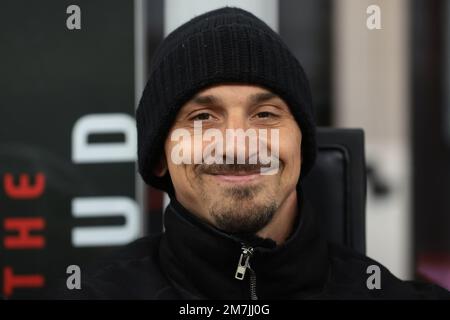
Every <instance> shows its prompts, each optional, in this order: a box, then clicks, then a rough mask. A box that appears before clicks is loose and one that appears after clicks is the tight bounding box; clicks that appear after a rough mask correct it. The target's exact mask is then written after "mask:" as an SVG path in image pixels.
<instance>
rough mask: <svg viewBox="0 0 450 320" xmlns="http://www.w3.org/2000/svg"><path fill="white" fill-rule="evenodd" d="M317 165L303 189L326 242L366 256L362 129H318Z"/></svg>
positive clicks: (364, 171)
mask: <svg viewBox="0 0 450 320" xmlns="http://www.w3.org/2000/svg"><path fill="white" fill-rule="evenodd" d="M317 142H318V156H317V160H316V164H315V166H314V168H313V169H312V171H311V172H310V173H309V174H308V176H307V177H306V178H305V180H304V182H303V190H304V192H305V195H306V197H307V198H308V199H309V201H310V202H311V204H312V206H313V207H314V209H315V211H316V213H317V214H318V216H319V220H320V225H321V228H322V231H323V232H324V234H325V235H326V236H327V237H328V240H330V241H331V242H335V243H338V244H342V245H345V246H348V247H351V248H353V249H355V250H357V251H358V252H361V253H365V250H366V232H365V212H366V210H365V207H366V166H365V156H364V132H363V130H361V129H336V128H323V127H319V128H318V129H317Z"/></svg>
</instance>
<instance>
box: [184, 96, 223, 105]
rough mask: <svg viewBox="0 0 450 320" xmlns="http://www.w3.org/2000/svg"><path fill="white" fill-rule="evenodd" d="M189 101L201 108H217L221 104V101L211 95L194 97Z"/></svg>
mask: <svg viewBox="0 0 450 320" xmlns="http://www.w3.org/2000/svg"><path fill="white" fill-rule="evenodd" d="M191 101H192V102H193V103H195V104H199V105H202V106H217V105H220V104H221V103H222V99H220V98H218V97H216V96H213V95H207V96H195V97H194V98H192V100H191Z"/></svg>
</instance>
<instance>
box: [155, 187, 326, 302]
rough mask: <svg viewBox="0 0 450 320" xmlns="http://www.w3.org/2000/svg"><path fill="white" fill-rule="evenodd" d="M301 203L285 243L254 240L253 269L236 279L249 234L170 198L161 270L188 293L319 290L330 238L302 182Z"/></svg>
mask: <svg viewBox="0 0 450 320" xmlns="http://www.w3.org/2000/svg"><path fill="white" fill-rule="evenodd" d="M298 206H299V210H298V213H299V216H298V218H297V220H296V226H295V228H294V231H293V233H292V234H291V236H290V237H289V239H288V240H287V241H286V242H285V243H284V244H283V245H281V246H276V245H275V243H274V242H273V241H271V240H266V241H261V242H260V243H256V244H255V243H254V242H253V244H252V246H253V248H254V251H253V254H252V255H251V257H250V260H249V261H250V265H251V269H252V270H253V271H254V272H251V270H248V269H247V271H246V273H245V277H244V279H243V280H238V279H236V278H235V274H236V270H237V266H238V262H239V259H240V257H241V254H242V245H243V242H244V243H247V244H248V243H249V241H251V240H249V239H247V240H245V241H243V240H242V239H239V238H236V237H234V236H232V235H229V234H226V233H224V232H222V231H220V230H218V229H216V228H214V227H213V226H210V225H208V224H206V223H204V222H202V221H201V220H199V219H198V218H197V217H196V216H194V215H193V214H192V213H190V212H189V211H187V210H186V209H185V208H184V207H183V206H182V205H181V204H180V203H179V202H177V201H176V200H175V199H172V200H171V203H170V204H169V206H168V207H167V209H166V211H165V215H164V225H165V233H164V235H163V237H162V241H161V246H160V252H159V254H160V261H161V267H162V269H163V272H165V274H166V276H167V277H168V279H169V280H170V281H171V282H172V284H173V286H174V287H175V288H176V289H178V291H179V293H180V295H181V296H182V297H183V298H187V299H196V298H197V299H205V298H208V299H249V298H250V297H251V294H250V291H251V287H252V286H253V288H256V295H257V296H258V298H262V299H283V298H284V299H288V298H306V297H308V296H311V295H312V294H316V293H318V292H319V291H321V290H322V288H323V286H324V284H325V282H326V278H327V274H328V268H329V265H328V252H327V244H326V241H325V240H324V239H323V238H322V237H321V236H320V232H319V228H318V226H317V224H316V221H315V220H316V219H315V218H316V217H315V215H314V212H313V210H312V207H311V205H310V203H309V202H308V201H307V199H305V198H304V196H303V193H302V192H301V188H300V187H299V188H298ZM255 239H257V238H255ZM244 260H245V256H244ZM255 279H256V281H255ZM255 283H256V285H255Z"/></svg>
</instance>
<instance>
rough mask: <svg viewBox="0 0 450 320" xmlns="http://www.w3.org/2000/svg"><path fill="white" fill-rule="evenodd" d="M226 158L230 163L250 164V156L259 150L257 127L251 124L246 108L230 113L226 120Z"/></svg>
mask: <svg viewBox="0 0 450 320" xmlns="http://www.w3.org/2000/svg"><path fill="white" fill-rule="evenodd" d="M225 123H226V125H225V128H224V129H225V130H224V131H225V132H224V137H225V142H224V151H225V154H224V159H225V161H226V163H228V164H230V163H233V164H245V163H246V164H248V163H250V162H249V158H250V157H252V156H254V154H256V152H257V145H258V138H257V132H256V130H255V129H253V128H251V126H249V121H248V119H247V115H246V114H245V112H244V110H242V109H237V110H234V112H232V113H230V114H229V115H228V117H227V121H226V122H225Z"/></svg>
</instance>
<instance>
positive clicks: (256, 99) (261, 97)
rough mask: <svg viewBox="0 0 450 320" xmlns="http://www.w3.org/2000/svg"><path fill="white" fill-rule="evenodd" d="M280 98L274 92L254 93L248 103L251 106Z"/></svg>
mask: <svg viewBox="0 0 450 320" xmlns="http://www.w3.org/2000/svg"><path fill="white" fill-rule="evenodd" d="M274 98H278V96H277V95H276V94H275V93H272V92H259V93H254V94H252V95H251V96H250V97H248V101H249V103H250V104H252V105H255V104H259V103H262V102H266V101H268V100H270V99H274Z"/></svg>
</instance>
